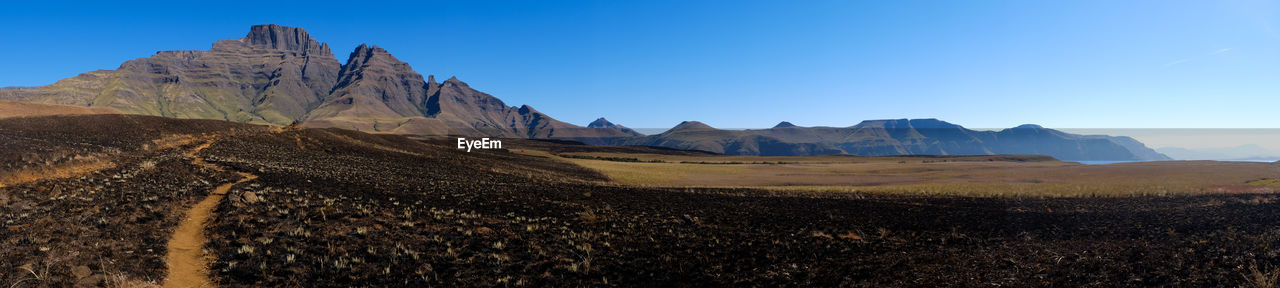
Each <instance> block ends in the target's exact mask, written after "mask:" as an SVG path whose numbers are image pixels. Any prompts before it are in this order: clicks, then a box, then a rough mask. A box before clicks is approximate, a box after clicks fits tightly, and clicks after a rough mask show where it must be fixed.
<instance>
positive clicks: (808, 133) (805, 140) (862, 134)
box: [620, 119, 1169, 161]
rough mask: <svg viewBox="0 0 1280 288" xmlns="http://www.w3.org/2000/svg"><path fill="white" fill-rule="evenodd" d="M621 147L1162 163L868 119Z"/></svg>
mask: <svg viewBox="0 0 1280 288" xmlns="http://www.w3.org/2000/svg"><path fill="white" fill-rule="evenodd" d="M620 144H625V145H649V146H661V147H668V148H676V149H694V150H704V151H711V152H716V153H723V154H730V155H762V156H801V155H823V154H854V155H862V156H889V155H994V154H1006V155H1048V156H1052V157H1054V158H1058V159H1061V160H1068V161H1091V160H1110V161H1120V160H1169V158H1168V157H1166V156H1164V155H1162V154H1160V153H1157V152H1155V151H1154V150H1151V149H1150V148H1147V147H1146V146H1145V145H1143V144H1142V143H1140V142H1138V141H1137V140H1134V139H1132V138H1129V137H1112V136H1105V135H1076V134H1070V133H1064V132H1061V131H1057V130H1053V129H1046V128H1043V127H1040V126H1037V125H1022V126H1018V127H1014V128H1010V129H1004V130H1001V131H976V130H970V129H966V128H964V127H961V126H960V125H955V124H951V123H947V122H945V121H940V120H936V119H911V120H908V119H897V120H869V121H863V122H862V123H859V124H858V125H854V126H850V127H800V126H795V125H793V124H791V123H788V122H782V123H779V124H778V125H777V126H776V127H774V128H770V129H750V130H721V129H716V128H713V127H711V126H708V125H706V124H703V123H700V122H696V121H686V122H683V123H680V124H679V125H676V126H675V127H673V128H671V129H670V130H667V131H666V132H663V133H661V134H657V135H649V136H644V137H637V138H632V139H627V140H625V141H622V142H620Z"/></svg>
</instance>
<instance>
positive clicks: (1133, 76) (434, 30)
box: [0, 0, 1280, 128]
mask: <svg viewBox="0 0 1280 288" xmlns="http://www.w3.org/2000/svg"><path fill="white" fill-rule="evenodd" d="M13 2H18V1H6V3H4V4H0V25H3V27H6V28H5V29H3V30H0V39H4V44H3V45H0V55H5V57H4V59H3V62H0V63H3V64H2V65H3V66H0V68H2V69H0V86H34V85H44V84H49V83H53V82H54V81H56V80H58V79H62V78H66V77H71V76H74V75H76V74H78V73H81V72H85V71H90V70H95V69H115V68H116V67H117V66H118V65H119V64H120V63H121V62H124V61H127V60H130V59H134V58H139V57H147V56H149V55H151V54H153V53H154V52H155V51H157V50H204V49H208V48H209V47H210V44H212V43H213V42H214V41H217V40H222V39H233V38H239V37H242V36H244V34H246V33H247V32H248V29H249V26H250V25H253V24H264V23H276V24H282V25H289V26H297V27H303V28H305V29H307V30H308V31H310V32H311V35H312V36H313V37H316V38H317V39H319V40H320V41H324V42H327V43H329V44H330V46H331V47H332V48H333V50H334V54H337V55H338V57H339V61H343V62H345V61H346V59H345V58H346V55H347V54H348V53H350V51H351V49H352V48H354V47H355V46H356V45H358V44H360V43H366V42H367V43H370V44H376V45H379V46H382V47H384V48H386V49H387V50H389V51H391V53H393V54H394V55H396V56H397V57H399V58H400V59H401V60H404V61H406V62H408V63H410V64H411V65H412V66H413V67H414V69H416V70H417V71H418V72H419V73H422V74H423V75H427V74H434V75H437V77H448V76H451V75H456V76H458V77H459V78H460V79H462V80H463V81H467V82H468V83H470V84H471V85H472V87H475V88H477V89H480V90H482V91H485V92H488V93H490V94H493V95H495V96H498V97H499V98H501V99H503V100H504V101H506V102H507V103H508V104H509V105H516V106H518V105H520V104H530V105H532V106H534V107H536V108H538V109H539V110H541V111H543V112H546V113H547V114H550V115H552V116H553V117H556V118H558V119H561V120H564V121H567V122H571V123H576V124H580V125H582V124H586V123H587V122H589V121H591V120H594V119H595V118H596V117H601V116H605V117H608V118H609V119H610V120H612V121H613V122H615V123H619V124H623V125H627V126H631V127H637V128H665V127H670V126H673V125H675V124H676V123H679V122H680V121H682V120H700V121H703V122H706V123H708V124H710V125H712V126H716V127H722V128H748V127H770V126H773V124H775V123H777V122H778V121H783V120H786V121H791V122H793V123H796V124H798V125H802V126H817V125H824V126H848V125H853V124H855V123H857V122H859V121H861V120H865V119H881V118H924V117H935V118H940V119H943V120H947V121H950V122H953V123H957V124H961V125H965V126H967V127H990V128H998V127H1012V126H1015V125H1018V124H1022V123H1037V124H1042V125H1044V126H1047V127H1058V128H1161V127H1179V128H1223V127H1235V128H1250V127H1253V128H1276V127H1280V117H1277V116H1276V115H1277V114H1280V113H1277V112H1280V31H1277V29H1280V3H1273V2H1267V1H1168V0H1159V1H1111V0H1106V1H989V0H981V1H768V2H764V1H584V2H558V1H556V2H550V1H519V2H499V1H493V2H485V3H454V2H470V1H450V2H426V3H385V4H384V3H382V2H379V1H364V2H361V1H342V2H331V3H324V2H316V1H300V2H276V1H254V2H243V3H231V4H208V3H214V2H209V1H196V2H192V3H187V1H166V2H153V3H139V4H113V3H98V2H86V3H74V2H72V3H55V4H33V3H13ZM23 2H25V1H23ZM32 2H34V1H32ZM210 5H220V6H210Z"/></svg>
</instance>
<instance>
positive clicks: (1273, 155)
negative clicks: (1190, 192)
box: [1156, 144, 1280, 160]
mask: <svg viewBox="0 0 1280 288" xmlns="http://www.w3.org/2000/svg"><path fill="white" fill-rule="evenodd" d="M1156 151H1159V152H1160V153H1163V154H1165V155H1169V157H1172V158H1173V159H1177V160H1271V159H1280V153H1277V152H1274V151H1271V150H1268V149H1266V148H1263V147H1262V146H1258V145H1256V144H1247V145H1241V146H1236V147H1223V148H1200V149H1187V148H1179V147H1161V148H1159V149H1156Z"/></svg>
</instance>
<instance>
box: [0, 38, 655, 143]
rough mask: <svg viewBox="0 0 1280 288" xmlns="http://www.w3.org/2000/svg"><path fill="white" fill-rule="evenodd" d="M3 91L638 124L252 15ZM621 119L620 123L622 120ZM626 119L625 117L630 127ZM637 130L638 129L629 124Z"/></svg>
mask: <svg viewBox="0 0 1280 288" xmlns="http://www.w3.org/2000/svg"><path fill="white" fill-rule="evenodd" d="M0 100H16V101H24V102H40V103H49V104H66V105H78V106H94V107H109V108H114V109H116V110H119V111H121V112H123V113H130V114H143V115H155V116H164V117H176V118H198V119H222V120H228V121H235V122H248V123H259V124H277V125H285V124H290V123H302V124H304V125H306V126H311V127H339V128H346V129H354V130H361V131H370V132H386V133H399V134H414V135H471V136H502V137H531V138H562V137H567V138H592V137H605V138H616V137H621V136H635V135H638V133H635V134H634V135H633V133H634V131H630V129H626V130H620V129H617V128H614V127H605V128H599V129H597V128H587V127H581V126H577V125H573V124H568V123H565V122H561V121H558V120H556V119H554V118H551V117H550V116H547V115H545V114H542V113H539V112H538V111H537V110H534V109H533V107H529V106H521V107H514V106H507V105H506V104H505V103H503V102H502V100H499V99H498V98H496V97H493V96H491V95H489V94H485V93H483V92H480V91H477V90H475V89H473V88H471V87H470V86H469V85H467V84H466V83H464V82H462V81H461V80H458V78H456V77H451V78H449V79H448V80H445V81H444V82H443V83H438V82H436V81H435V77H434V76H428V77H426V79H425V80H424V79H423V77H422V75H421V74H418V73H417V72H416V71H414V70H413V68H412V67H410V66H409V64H408V63H405V62H403V61H400V60H399V59H396V57H395V56H392V55H391V53H390V52H388V51H387V50H386V49H383V48H382V47H378V46H375V45H367V44H361V45H360V46H358V47H356V48H355V50H354V51H352V52H351V54H349V55H348V57H347V60H346V64H341V63H339V62H338V60H337V59H336V58H335V56H334V54H333V53H332V52H331V51H330V50H329V45H328V44H325V43H324V42H320V41H318V40H316V39H314V38H312V37H311V35H310V34H309V33H307V31H306V30H303V29H302V28H296V27H288V26H281V25H274V24H269V25H254V26H252V27H250V28H249V33H248V34H247V35H245V36H244V37H242V38H239V39H231V40H222V41H217V42H215V43H214V44H213V47H212V48H211V49H210V50H207V51H161V52H157V53H156V54H155V55H152V56H151V57H147V58H139V59H135V60H131V61H128V62H125V63H124V64H122V65H120V67H119V68H117V69H116V70H99V71H93V72H88V73H84V74H80V75H79V76H76V77H72V78H68V79H63V80H61V81H58V82H57V83H54V84H51V85H48V86H42V87H34V88H22V89H0ZM619 127H620V126H619ZM623 128H625V127H623ZM627 131H630V132H627Z"/></svg>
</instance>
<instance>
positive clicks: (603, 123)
mask: <svg viewBox="0 0 1280 288" xmlns="http://www.w3.org/2000/svg"><path fill="white" fill-rule="evenodd" d="M587 128H608V129H615V130H618V132H622V133H623V134H626V135H630V136H643V134H640V132H636V130H631V128H627V127H626V126H622V125H618V124H613V122H609V120H605V119H604V117H600V119H596V121H591V123H590V124H587Z"/></svg>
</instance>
